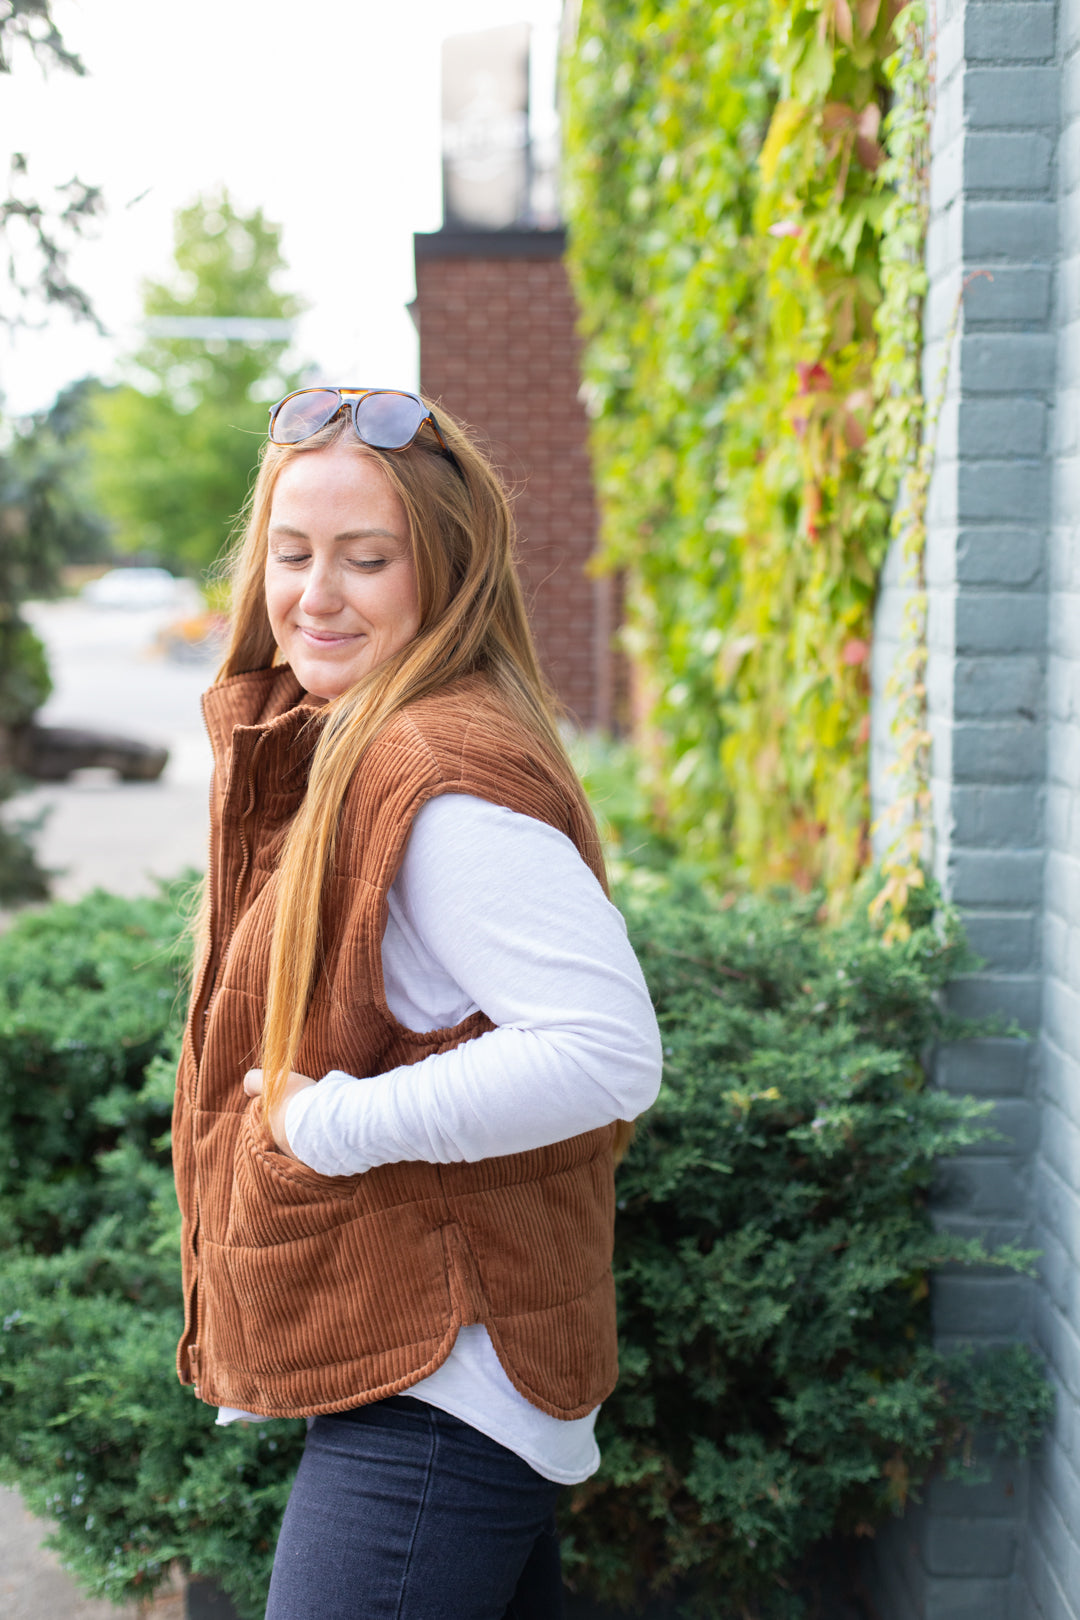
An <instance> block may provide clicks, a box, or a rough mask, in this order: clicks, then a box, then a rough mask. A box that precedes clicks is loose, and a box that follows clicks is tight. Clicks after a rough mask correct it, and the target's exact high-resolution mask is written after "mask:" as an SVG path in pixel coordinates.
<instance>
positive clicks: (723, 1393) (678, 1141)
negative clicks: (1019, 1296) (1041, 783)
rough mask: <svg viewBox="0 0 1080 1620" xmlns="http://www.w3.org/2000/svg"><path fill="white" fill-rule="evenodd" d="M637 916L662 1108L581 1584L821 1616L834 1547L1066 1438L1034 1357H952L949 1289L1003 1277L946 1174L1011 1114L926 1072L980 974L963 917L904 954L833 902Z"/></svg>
mask: <svg viewBox="0 0 1080 1620" xmlns="http://www.w3.org/2000/svg"><path fill="white" fill-rule="evenodd" d="M624 906H625V909H626V911H627V914H628V921H629V925H630V932H631V937H632V939H633V943H634V946H635V948H636V950H637V952H638V955H639V957H640V960H641V963H642V967H643V968H644V971H645V975H646V977H647V979H648V981H649V986H650V989H651V991H652V994H653V998H654V1001H655V1003H656V1007H657V1011H658V1015H659V1019H660V1025H661V1029H662V1032H663V1038H664V1052H665V1060H666V1061H665V1073H664V1086H663V1090H662V1092H661V1096H660V1099H659V1101H658V1102H657V1104H656V1106H655V1107H654V1109H653V1110H652V1111H651V1113H650V1114H649V1115H648V1116H647V1118H646V1119H645V1120H644V1121H643V1122H642V1125H641V1127H640V1128H639V1132H638V1136H637V1140H636V1141H635V1144H634V1146H633V1148H632V1149H631V1152H630V1154H629V1156H628V1158H627V1160H626V1162H625V1164H624V1166H623V1168H622V1170H621V1172H620V1175H619V1182H618V1210H619V1213H618V1221H617V1229H616V1242H615V1265H616V1276H617V1279H618V1290H619V1307H620V1338H621V1345H620V1361H621V1367H622V1376H621V1380H620V1383H619V1386H618V1388H617V1390H616V1391H615V1394H614V1395H613V1396H612V1397H611V1399H610V1400H609V1401H608V1402H607V1403H606V1404H605V1406H604V1409H603V1412H602V1414H601V1417H600V1420H599V1429H598V1434H599V1438H600V1447H601V1452H602V1454H603V1458H604V1460H603V1464H602V1466H601V1470H600V1472H599V1474H598V1475H596V1476H595V1477H594V1479H592V1480H590V1481H589V1482H588V1483H587V1484H585V1485H584V1486H582V1487H580V1488H579V1489H578V1490H577V1491H576V1492H575V1493H574V1496H573V1499H572V1501H571V1504H570V1508H569V1512H568V1513H567V1514H566V1515H565V1529H566V1531H567V1543H568V1545H567V1555H568V1556H567V1563H568V1568H569V1570H570V1572H571V1575H572V1578H573V1579H574V1580H575V1581H576V1583H577V1584H579V1585H580V1586H582V1587H583V1588H584V1589H586V1590H590V1591H592V1592H594V1593H596V1594H598V1595H601V1596H604V1597H608V1598H612V1599H616V1600H618V1599H622V1600H628V1599H630V1598H632V1597H635V1596H640V1595H641V1593H642V1592H643V1591H644V1590H645V1589H647V1588H648V1587H649V1586H653V1587H661V1588H662V1587H663V1586H665V1585H667V1584H668V1583H670V1581H672V1580H673V1579H675V1578H677V1577H682V1578H683V1579H684V1581H685V1583H686V1586H687V1587H688V1590H689V1593H690V1598H691V1602H693V1600H694V1598H695V1596H696V1599H697V1602H698V1604H699V1607H700V1612H701V1613H703V1614H708V1615H715V1616H721V1615H723V1616H727V1615H729V1614H732V1613H738V1614H740V1615H749V1614H754V1615H757V1614H774V1613H775V1614H788V1613H797V1612H799V1610H798V1604H797V1600H795V1599H794V1598H793V1597H789V1596H786V1595H785V1585H784V1581H785V1578H786V1577H787V1576H788V1575H789V1574H790V1572H791V1570H792V1568H793V1567H794V1566H795V1565H796V1564H797V1562H798V1561H799V1559H800V1558H801V1557H802V1555H804V1554H805V1553H806V1552H807V1551H808V1550H809V1549H810V1548H811V1547H812V1546H813V1544H814V1543H815V1542H817V1541H819V1540H820V1539H821V1538H823V1537H826V1536H828V1535H830V1534H833V1533H841V1534H842V1533H845V1532H847V1533H853V1532H860V1533H866V1532H867V1531H869V1530H871V1529H872V1528H873V1527H874V1526H875V1525H877V1524H879V1523H880V1522H881V1521H882V1519H883V1518H884V1517H885V1516H886V1515H887V1514H888V1513H889V1512H890V1511H895V1510H899V1509H900V1508H901V1507H902V1506H903V1504H904V1501H905V1499H906V1497H907V1495H908V1494H909V1493H910V1492H911V1491H912V1490H913V1489H914V1488H916V1487H917V1486H918V1484H919V1483H920V1482H921V1481H922V1480H923V1479H925V1477H926V1476H927V1475H928V1474H929V1472H930V1471H931V1469H932V1468H933V1467H935V1466H937V1465H939V1464H941V1463H944V1464H945V1465H946V1466H951V1467H953V1468H954V1469H959V1471H960V1472H961V1474H963V1473H965V1472H966V1473H968V1474H969V1475H970V1474H972V1473H973V1472H974V1471H973V1470H970V1469H968V1470H965V1469H964V1467H963V1456H964V1454H965V1450H966V1445H967V1442H968V1441H969V1440H970V1438H971V1437H972V1434H973V1432H974V1431H975V1430H976V1429H977V1428H980V1427H982V1426H985V1425H991V1426H993V1427H994V1428H996V1430H997V1436H998V1441H999V1443H1000V1445H1001V1446H1002V1447H1003V1448H1004V1449H1009V1450H1013V1451H1024V1450H1025V1449H1026V1448H1028V1447H1029V1446H1030V1445H1031V1443H1032V1442H1033V1440H1034V1439H1035V1438H1036V1436H1037V1434H1038V1433H1039V1431H1040V1429H1041V1426H1042V1424H1043V1422H1044V1421H1045V1419H1046V1416H1047V1414H1048V1406H1049V1391H1048V1386H1047V1385H1046V1383H1045V1381H1044V1379H1043V1376H1042V1373H1041V1372H1040V1370H1039V1368H1038V1365H1037V1364H1036V1362H1035V1360H1034V1358H1033V1357H1032V1356H1031V1354H1030V1353H1029V1352H1028V1351H1027V1350H1026V1349H1025V1348H1023V1347H1021V1346H1013V1347H1010V1348H1009V1349H1007V1350H1004V1351H997V1352H993V1353H991V1354H990V1355H987V1356H984V1357H982V1358H980V1359H975V1358H973V1357H971V1356H968V1355H963V1354H959V1355H953V1356H943V1355H940V1354H937V1353H935V1352H934V1351H933V1350H932V1349H931V1347H930V1344H929V1320H928V1301H927V1295H928V1287H927V1281H926V1273H927V1271H928V1270H931V1269H932V1268H934V1267H937V1266H941V1265H945V1264H957V1263H983V1264H985V1263H987V1261H988V1259H990V1257H988V1256H987V1255H985V1254H984V1253H983V1252H982V1250H981V1249H980V1247H979V1245H978V1244H976V1243H973V1242H970V1241H965V1240H960V1239H957V1238H955V1237H952V1236H949V1235H947V1234H945V1233H941V1232H936V1231H935V1230H934V1229H933V1227H932V1225H931V1222H930V1219H929V1216H928V1214H927V1210H926V1194H927V1190H928V1188H929V1186H930V1183H931V1179H932V1176H933V1173H934V1161H935V1158H937V1157H938V1156H940V1155H943V1154H950V1153H953V1152H955V1151H957V1150H959V1149H962V1148H964V1147H966V1146H968V1145H970V1144H972V1143H973V1142H975V1141H976V1140H978V1139H979V1138H980V1137H981V1136H983V1135H985V1134H986V1127H985V1124H983V1123H982V1121H981V1116H982V1115H984V1113H985V1112H986V1109H987V1105H984V1104H980V1103H976V1102H974V1101H973V1100H972V1099H970V1098H959V1097H955V1096H951V1095H949V1094H948V1093H945V1092H942V1091H939V1090H936V1089H932V1088H928V1087H926V1086H925V1085H924V1083H923V1071H922V1067H921V1063H920V1059H921V1058H922V1056H923V1054H924V1053H925V1051H926V1049H927V1047H928V1045H929V1043H931V1042H932V1041H934V1040H935V1039H940V1038H942V1037H947V1036H949V1035H950V1034H955V1033H957V1031H955V1030H951V1029H950V1028H949V1027H948V1025H947V1022H946V1020H945V1019H944V1017H943V1014H942V1012H941V1007H940V998H939V996H938V991H939V990H940V989H941V987H942V986H943V985H944V984H945V983H946V982H947V981H948V980H949V979H950V978H952V977H954V976H955V975H956V974H957V973H958V972H959V971H960V970H961V969H962V968H963V967H964V966H965V965H966V964H967V958H966V956H965V952H964V947H963V944H962V941H961V939H960V936H959V933H958V929H957V925H956V923H955V920H953V919H950V918H948V917H946V918H945V919H944V922H943V923H941V921H940V920H939V926H934V924H933V921H932V919H931V917H930V916H929V914H926V915H924V916H923V917H922V919H921V925H919V926H916V927H915V929H914V932H913V935H912V938H911V939H910V941H908V942H907V943H906V944H903V945H899V944H898V945H893V946H892V947H886V946H884V945H883V944H882V942H881V939H880V936H879V935H877V934H876V933H875V932H873V930H872V929H871V927H870V925H869V923H868V922H867V921H866V907H865V905H864V904H863V905H860V906H859V907H858V908H856V911H855V914H854V918H853V920H852V921H851V922H850V923H849V924H847V925H846V926H844V927H841V928H837V929H829V928H825V927H823V926H822V925H821V923H820V922H819V920H818V912H817V903H816V901H812V900H811V901H796V902H794V903H790V902H788V903H782V902H779V901H775V900H764V899H749V898H748V899H745V900H740V901H738V902H737V903H735V904H733V905H731V906H729V907H728V908H727V909H723V908H716V907H710V906H707V905H705V904H703V903H702V901H701V899H700V896H699V895H698V893H697V892H696V891H695V890H693V889H690V888H686V887H681V886H680V885H679V884H678V883H676V884H674V885H673V886H670V887H666V888H663V889H661V890H660V891H659V892H656V891H655V889H654V890H653V892H649V889H648V888H647V887H646V888H645V890H644V892H642V891H641V890H640V889H639V890H638V892H637V893H634V892H630V893H628V894H627V895H626V896H624ZM992 1258H993V1263H996V1264H999V1265H1016V1266H1019V1267H1025V1266H1027V1265H1028V1264H1029V1262H1030V1256H1027V1255H1024V1254H1021V1253H1017V1252H1005V1251H1000V1252H999V1253H998V1254H997V1255H995V1256H993V1257H992ZM710 1594H712V1596H710ZM717 1594H724V1596H723V1598H720V1597H719V1596H718V1595H717Z"/></svg>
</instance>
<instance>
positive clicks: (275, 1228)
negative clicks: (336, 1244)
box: [225, 1098, 362, 1247]
mask: <svg viewBox="0 0 1080 1620" xmlns="http://www.w3.org/2000/svg"><path fill="white" fill-rule="evenodd" d="M361 1179H362V1178H361V1177H360V1176H340V1177H338V1176H321V1175H320V1174H319V1172H318V1171H317V1170H312V1169H311V1168H310V1167H309V1166H308V1165H306V1164H300V1163H299V1162H298V1161H297V1160H296V1159H290V1158H289V1156H288V1154H286V1153H282V1152H280V1151H279V1149H278V1148H277V1146H276V1144H275V1142H274V1139H273V1137H272V1135H271V1134H270V1132H269V1130H268V1129H267V1127H266V1126H265V1124H264V1123H263V1119H262V1109H261V1103H260V1101H259V1099H258V1098H253V1099H252V1100H251V1102H249V1103H248V1105H247V1107H246V1108H245V1110H244V1114H243V1118H242V1119H241V1122H240V1129H239V1131H238V1132H237V1137H236V1149H235V1153H234V1155H233V1180H232V1197H231V1199H230V1203H229V1219H228V1223H227V1225H226V1229H225V1243H226V1245H229V1244H240V1245H244V1246H254V1247H262V1246H267V1247H273V1246H275V1245H277V1244H280V1243H290V1242H294V1241H295V1240H296V1239H298V1238H306V1237H312V1236H314V1235H315V1234H316V1233H318V1232H325V1231H328V1230H331V1229H333V1228H334V1227H336V1226H339V1225H340V1224H341V1223H342V1222H343V1221H347V1220H349V1219H350V1217H351V1216H352V1215H353V1214H354V1213H355V1211H354V1207H353V1206H354V1199H355V1196H356V1191H357V1186H358V1183H359V1182H360V1181H361Z"/></svg>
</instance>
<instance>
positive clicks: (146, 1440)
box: [0, 884, 303, 1617]
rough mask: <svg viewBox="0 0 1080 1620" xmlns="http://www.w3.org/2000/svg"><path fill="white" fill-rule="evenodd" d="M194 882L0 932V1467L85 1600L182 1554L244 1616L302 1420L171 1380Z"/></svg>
mask: <svg viewBox="0 0 1080 1620" xmlns="http://www.w3.org/2000/svg"><path fill="white" fill-rule="evenodd" d="M184 888H185V885H184V884H179V885H177V886H176V887H175V888H174V889H173V890H171V891H170V892H168V893H165V894H163V895H162V896H161V898H160V899H155V900H127V899H121V898H119V897H116V896H113V895H107V894H102V893H97V894H93V895H91V896H89V897H88V898H87V899H86V900H83V901H81V902H80V903H79V904H78V905H74V906H68V905H54V906H51V907H50V908H49V909H48V910H47V911H44V912H42V913H40V914H37V915H34V916H23V917H21V918H19V920H18V921H17V922H16V923H15V924H14V926H13V927H12V928H11V930H10V931H9V932H8V933H7V934H5V935H3V936H0V1220H2V1226H0V1230H2V1232H3V1233H4V1244H5V1247H4V1248H3V1249H0V1268H2V1269H0V1277H2V1285H0V1475H2V1476H3V1477H4V1478H6V1479H8V1480H10V1481H11V1482H12V1483H14V1484H16V1485H18V1486H19V1487H20V1489H21V1490H22V1491H23V1494H24V1496H25V1498H26V1500H27V1502H28V1504H29V1505H30V1506H31V1507H32V1508H33V1509H34V1510H35V1511H37V1512H39V1513H42V1514H47V1515H48V1516H49V1517H51V1518H52V1519H53V1520H55V1522H56V1530H55V1533H54V1535H53V1544H54V1545H55V1546H56V1547H57V1549H58V1551H59V1552H60V1555H61V1557H62V1558H63V1560H64V1562H65V1563H66V1564H67V1565H68V1567H69V1568H70V1569H71V1570H72V1571H73V1572H74V1573H75V1575H76V1576H77V1577H78V1578H79V1580H80V1581H81V1582H82V1584H83V1585H84V1586H85V1587H86V1588H87V1589H88V1590H90V1591H92V1592H94V1593H97V1594H99V1595H101V1596H106V1597H110V1598H112V1599H113V1600H114V1601H125V1600H127V1599H130V1598H131V1597H133V1596H138V1595H141V1594H145V1593H146V1592H147V1591H148V1590H149V1589H150V1588H151V1587H152V1586H153V1584H154V1583H155V1581H156V1580H158V1579H160V1578H161V1577H162V1576H163V1574H164V1573H165V1569H166V1567H167V1565H168V1564H169V1562H170V1561H171V1560H172V1559H174V1558H180V1559H182V1560H184V1562H185V1563H186V1564H187V1565H188V1566H189V1567H190V1568H192V1569H193V1570H195V1571H196V1572H205V1573H213V1574H216V1575H217V1576H218V1578H219V1579H220V1580H221V1581H222V1583H223V1584H224V1585H225V1586H227V1587H228V1589H229V1590H230V1591H231V1592H232V1593H233V1595H234V1597H235V1599H236V1601H237V1604H238V1606H239V1607H240V1608H241V1611H242V1612H244V1613H246V1614H250V1615H251V1616H253V1617H254V1616H256V1615H259V1614H261V1612H262V1606H263V1603H264V1601H265V1588H266V1581H267V1579H268V1576H269V1571H270V1563H271V1561H272V1557H273V1547H274V1542H275V1540H276V1537H277V1527H278V1523H279V1521H280V1518H281V1513H282V1511H283V1508H284V1505H285V1500H286V1497H287V1495H288V1490H289V1485H290V1483H291V1478H292V1473H293V1470H294V1468H295V1465H296V1460H297V1457H298V1455H299V1450H300V1446H301V1443H302V1439H303V1425H302V1424H298V1423H275V1424H267V1425H265V1426H263V1425H260V1426H259V1427H258V1428H243V1427H238V1426H234V1427H232V1428H229V1429H226V1430H222V1429H216V1430H215V1428H214V1414H213V1412H211V1411H210V1409H209V1408H208V1407H206V1406H204V1405H202V1403H201V1402H199V1401H197V1400H195V1399H194V1398H193V1396H192V1393H191V1391H190V1390H189V1389H185V1388H182V1387H181V1385H180V1384H179V1383H178V1381H177V1379H176V1374H175V1371H174V1354H175V1348H176V1342H177V1339H178V1338H179V1336H180V1329H181V1324H182V1319H183V1312H182V1309H181V1302H180V1289H179V1266H178V1220H179V1216H178V1212H177V1208H176V1199H175V1196H174V1194H173V1188H172V1172H171V1169H170V1164H169V1153H168V1122H169V1114H170V1111H171V1107H172V1092H173V1077H174V1074H175V1069H176V1048H177V1042H178V1038H179V1029H180V1021H181V1013H182V994H181V989H180V982H179V981H180V976H181V975H180V972H179V971H178V970H179V969H180V968H181V967H182V964H183V961H184V957H185V955H186V947H185V943H184V941H183V937H182V934H183V919H182V916H181V901H182V898H183V893H184Z"/></svg>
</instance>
